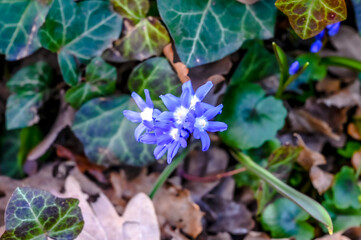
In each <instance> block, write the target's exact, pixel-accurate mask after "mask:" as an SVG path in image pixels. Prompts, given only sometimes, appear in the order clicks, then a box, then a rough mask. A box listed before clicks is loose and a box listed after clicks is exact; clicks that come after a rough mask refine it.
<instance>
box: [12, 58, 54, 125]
mask: <svg viewBox="0 0 361 240" xmlns="http://www.w3.org/2000/svg"><path fill="white" fill-rule="evenodd" d="M51 80H52V69H51V67H50V66H49V65H48V64H47V63H45V62H37V63H35V64H32V65H29V66H26V67H24V68H22V69H21V70H20V71H18V72H17V73H16V74H15V75H14V76H13V77H12V78H11V79H10V80H9V81H8V82H7V84H6V85H7V87H8V88H9V89H10V91H12V92H14V94H12V95H11V96H10V97H9V98H8V100H7V103H6V128H7V129H8V130H11V129H16V128H23V127H27V126H32V125H34V124H36V123H37V122H38V121H39V116H38V109H39V108H40V107H41V106H42V103H43V100H44V99H45V97H46V96H45V95H46V93H47V92H48V87H49V85H50V82H51Z"/></svg>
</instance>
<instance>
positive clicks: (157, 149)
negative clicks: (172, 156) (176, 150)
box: [153, 144, 168, 160]
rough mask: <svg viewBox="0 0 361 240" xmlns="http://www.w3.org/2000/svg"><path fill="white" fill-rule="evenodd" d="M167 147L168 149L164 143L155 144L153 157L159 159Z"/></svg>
mask: <svg viewBox="0 0 361 240" xmlns="http://www.w3.org/2000/svg"><path fill="white" fill-rule="evenodd" d="M167 149H168V145H166V144H165V145H159V146H156V147H155V149H154V152H153V154H154V157H155V159H157V160H158V159H160V158H161V157H162V156H163V155H164V153H165V152H166V151H167Z"/></svg>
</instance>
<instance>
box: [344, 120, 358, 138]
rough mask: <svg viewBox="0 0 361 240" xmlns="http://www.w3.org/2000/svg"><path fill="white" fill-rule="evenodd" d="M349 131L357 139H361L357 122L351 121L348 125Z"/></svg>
mask: <svg viewBox="0 0 361 240" xmlns="http://www.w3.org/2000/svg"><path fill="white" fill-rule="evenodd" d="M347 133H348V135H350V136H351V137H352V138H354V139H356V140H361V133H360V132H359V131H358V129H357V127H356V124H354V123H349V124H348V126H347Z"/></svg>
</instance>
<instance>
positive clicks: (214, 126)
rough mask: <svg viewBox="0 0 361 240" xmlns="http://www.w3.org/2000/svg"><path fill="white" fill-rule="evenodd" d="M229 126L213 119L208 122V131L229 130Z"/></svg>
mask: <svg viewBox="0 0 361 240" xmlns="http://www.w3.org/2000/svg"><path fill="white" fill-rule="evenodd" d="M227 128H228V126H227V124H225V123H224V122H217V121H211V122H208V125H207V127H206V131H208V132H223V131H225V130H227Z"/></svg>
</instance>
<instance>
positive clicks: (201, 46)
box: [158, 0, 276, 67]
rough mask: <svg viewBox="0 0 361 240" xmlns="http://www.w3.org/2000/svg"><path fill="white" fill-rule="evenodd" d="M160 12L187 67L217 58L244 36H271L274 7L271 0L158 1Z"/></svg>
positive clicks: (240, 41) (273, 22)
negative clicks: (251, 1) (250, 2)
mask: <svg viewBox="0 0 361 240" xmlns="http://www.w3.org/2000/svg"><path fill="white" fill-rule="evenodd" d="M158 9H159V13H160V15H161V17H162V19H163V21H164V22H165V24H166V25H167V27H168V30H169V32H170V34H171V36H172V38H173V40H174V42H175V46H176V49H177V52H178V55H179V57H180V59H181V60H182V62H183V63H184V64H186V65H187V66H188V67H194V66H198V65H202V64H206V63H209V62H213V61H216V60H219V59H221V58H223V57H225V56H227V55H228V54H230V53H233V52H234V51H236V50H237V49H238V48H239V47H240V46H241V45H242V43H243V42H244V41H245V40H247V39H255V38H258V39H267V38H271V37H272V36H273V31H274V25H275V17H276V9H275V7H274V2H273V1H270V0H265V1H259V2H257V3H255V4H253V5H245V4H242V3H239V2H237V1H234V0H208V1H193V0H173V1H167V0H158Z"/></svg>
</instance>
